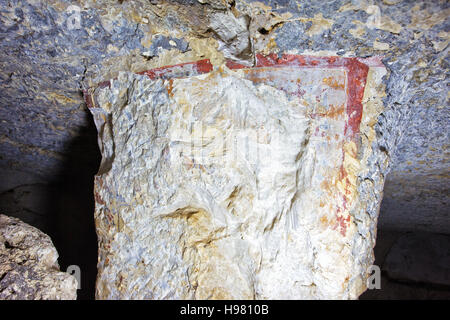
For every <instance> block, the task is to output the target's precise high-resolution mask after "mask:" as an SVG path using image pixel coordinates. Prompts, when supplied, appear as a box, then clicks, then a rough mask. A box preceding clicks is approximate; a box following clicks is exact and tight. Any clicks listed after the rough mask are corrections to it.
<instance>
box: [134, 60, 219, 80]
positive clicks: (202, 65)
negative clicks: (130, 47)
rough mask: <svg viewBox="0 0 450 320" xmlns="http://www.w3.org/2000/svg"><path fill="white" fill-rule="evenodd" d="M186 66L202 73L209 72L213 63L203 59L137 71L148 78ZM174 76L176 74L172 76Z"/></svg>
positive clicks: (154, 77) (157, 76)
mask: <svg viewBox="0 0 450 320" xmlns="http://www.w3.org/2000/svg"><path fill="white" fill-rule="evenodd" d="M186 66H193V67H195V69H196V72H197V74H204V73H208V72H211V71H212V70H213V65H212V64H211V62H210V61H209V59H203V60H199V61H195V62H185V63H179V64H175V65H170V66H164V67H159V68H154V69H150V70H147V71H142V72H138V74H145V75H147V76H148V77H149V78H150V79H156V78H159V77H162V76H164V75H167V74H170V73H172V72H175V71H178V70H179V68H180V67H181V68H184V67H186ZM174 77H176V76H174Z"/></svg>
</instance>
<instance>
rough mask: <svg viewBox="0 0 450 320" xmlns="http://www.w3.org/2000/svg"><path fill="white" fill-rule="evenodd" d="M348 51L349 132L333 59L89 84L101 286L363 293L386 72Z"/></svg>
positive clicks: (197, 292) (244, 295)
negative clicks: (95, 139) (358, 74)
mask: <svg viewBox="0 0 450 320" xmlns="http://www.w3.org/2000/svg"><path fill="white" fill-rule="evenodd" d="M302 59H303V58H302V57H300V58H299V61H303V60H302ZM326 61H333V63H334V62H335V61H340V60H338V58H331V59H327V60H326ZM342 61H343V62H346V61H347V60H344V59H343V60H342ZM312 62H313V63H312V65H316V64H317V63H316V62H317V61H316V60H312ZM351 62H354V63H356V65H362V67H361V68H363V70H366V71H367V69H368V70H369V71H368V73H367V74H366V75H367V82H366V88H365V91H364V97H363V95H362V93H363V92H361V98H363V100H364V101H362V102H363V103H364V107H365V109H364V112H363V114H362V115H361V117H362V120H361V118H360V119H359V120H361V122H360V123H359V122H358V128H357V129H358V130H359V133H358V134H356V135H355V132H353V131H352V130H353V129H355V128H351V127H352V126H353V127H354V124H355V123H357V122H355V121H353V120H354V119H356V118H358V117H357V116H356V118H355V115H357V114H358V112H357V110H356V111H352V109H351V107H354V106H352V105H351V103H350V102H349V101H350V100H351V99H349V96H348V95H347V94H348V92H349V91H352V90H353V89H355V88H354V87H352V88H353V89H352V90H349V87H350V86H351V84H350V82H352V81H353V80H352V81H351V79H352V78H351V76H349V72H350V71H349V70H353V69H351V68H350V69H345V68H343V67H342V66H341V67H335V68H331V67H330V68H328V67H323V68H317V69H313V68H297V67H291V66H287V67H283V66H281V65H280V66H278V67H277V68H273V69H271V68H255V69H254V70H253V69H251V68H250V69H245V68H244V69H239V68H238V69H235V70H229V69H227V68H225V69H223V68H220V69H217V70H213V71H211V72H208V73H206V74H200V75H198V74H196V75H193V76H190V77H182V78H172V79H165V80H162V79H153V80H152V79H149V78H148V77H146V76H145V75H135V74H132V73H120V74H119V76H118V78H117V79H115V80H111V81H110V82H109V83H108V84H107V85H103V86H99V87H98V88H96V89H95V90H93V91H91V94H92V96H93V100H92V103H91V106H90V110H91V112H92V113H93V115H94V119H95V121H96V125H97V128H98V131H99V144H100V149H101V151H102V155H103V160H102V164H101V167H100V170H99V173H98V175H97V176H96V179H95V199H96V211H95V219H96V227H97V234H98V237H99V264H98V272H99V273H98V278H97V286H96V296H97V298H99V299H128V298H132V299H355V298H357V297H358V296H359V295H360V294H361V293H362V292H363V291H364V290H365V288H366V283H365V281H366V279H367V268H368V267H369V266H370V265H371V264H372V263H373V254H372V248H373V245H374V241H375V235H376V219H377V213H378V211H377V210H378V209H377V208H378V206H379V202H380V200H381V190H382V185H383V179H382V177H381V176H380V174H379V173H377V171H376V168H377V165H376V164H377V160H379V159H377V158H376V157H379V156H378V154H377V153H375V152H372V148H371V145H372V143H371V142H372V141H373V139H375V134H374V131H373V130H374V129H373V125H374V124H375V120H374V119H376V117H377V116H378V114H379V112H380V111H381V110H382V103H381V101H380V97H381V96H382V95H381V94H380V88H382V86H381V78H382V76H383V74H384V73H385V69H384V68H382V67H376V68H368V67H367V66H366V65H364V64H362V63H360V62H358V61H356V60H351ZM177 68H182V66H179V67H177ZM189 68H191V69H192V66H191V65H190V66H189ZM174 69H176V68H171V70H172V72H173V70H174ZM148 74H151V75H154V72H150V73H148ZM349 79H350V80H349ZM353 82H354V83H359V82H355V81H353ZM355 90H356V89H355ZM299 92H300V94H297V93H299ZM360 135H361V136H360ZM358 137H359V138H358Z"/></svg>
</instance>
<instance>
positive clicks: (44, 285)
mask: <svg viewBox="0 0 450 320" xmlns="http://www.w3.org/2000/svg"><path fill="white" fill-rule="evenodd" d="M57 259H58V253H57V252H56V249H55V247H54V246H53V243H52V241H51V240H50V237H49V236H47V235H46V234H44V233H43V232H41V231H39V230H38V229H36V228H34V227H32V226H30V225H28V224H26V223H24V222H22V221H20V220H19V219H16V218H12V217H8V216H5V215H0V300H41V299H46V300H47V299H51V300H60V299H63V300H74V299H76V297H77V280H76V279H75V278H74V277H73V276H71V275H69V274H68V273H65V272H61V271H59V265H58V261H57Z"/></svg>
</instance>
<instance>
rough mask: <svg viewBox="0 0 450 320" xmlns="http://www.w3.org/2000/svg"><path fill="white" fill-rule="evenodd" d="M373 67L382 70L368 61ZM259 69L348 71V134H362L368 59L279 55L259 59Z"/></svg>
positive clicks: (229, 63)
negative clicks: (298, 68)
mask: <svg viewBox="0 0 450 320" xmlns="http://www.w3.org/2000/svg"><path fill="white" fill-rule="evenodd" d="M367 62H368V64H369V65H370V66H382V63H381V60H380V59H379V57H374V58H370V59H367ZM227 67H228V68H230V69H244V68H247V67H246V66H244V65H242V64H239V63H237V62H234V61H231V60H229V61H227ZM255 67H256V68H261V67H300V68H313V67H314V68H345V69H346V71H347V84H348V90H347V108H346V109H347V116H348V121H347V123H346V126H345V134H348V135H349V136H350V137H354V136H355V135H357V134H358V133H359V125H360V123H361V118H362V109H363V106H362V99H363V96H364V89H365V85H366V80H367V74H368V71H369V66H368V65H367V64H366V63H365V59H358V58H346V57H338V56H331V57H316V56H307V55H305V56H304V55H295V54H283V55H282V56H281V57H278V55H277V54H275V53H271V54H269V55H266V56H264V55H262V54H257V55H256V65H255Z"/></svg>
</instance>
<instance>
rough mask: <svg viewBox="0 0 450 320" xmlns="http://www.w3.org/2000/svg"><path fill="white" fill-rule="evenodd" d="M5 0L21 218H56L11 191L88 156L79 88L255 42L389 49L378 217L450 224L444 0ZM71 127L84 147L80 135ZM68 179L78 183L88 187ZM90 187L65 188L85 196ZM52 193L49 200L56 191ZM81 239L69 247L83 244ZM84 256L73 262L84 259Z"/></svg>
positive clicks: (9, 206) (12, 176)
mask: <svg viewBox="0 0 450 320" xmlns="http://www.w3.org/2000/svg"><path fill="white" fill-rule="evenodd" d="M70 5H77V6H79V8H80V13H81V19H80V23H81V24H80V28H74V29H70V28H68V25H67V22H68V21H69V18H70V17H71V16H72V15H73V13H74V12H73V11H70V10H68V8H69V6H70ZM0 6H1V12H0V26H1V27H0V35H1V37H0V65H1V68H2V71H3V72H2V73H1V74H0V88H1V92H2V94H1V95H0V123H1V124H2V125H1V126H0V176H1V179H0V190H1V193H0V209H1V210H2V211H3V212H5V213H7V214H18V213H23V211H22V210H21V208H26V210H29V211H27V212H28V213H30V214H29V215H28V214H27V215H26V216H25V215H23V214H22V216H23V218H24V219H25V218H27V219H28V220H26V221H27V222H30V223H33V224H34V223H36V225H40V224H42V221H40V222H38V221H39V220H40V219H43V220H46V221H53V220H54V215H53V211H55V210H49V209H46V210H45V212H43V213H42V214H34V213H37V212H38V211H40V208H41V202H40V201H36V202H33V203H36V206H37V207H35V208H30V207H29V206H28V204H29V203H30V202H29V198H28V196H27V197H21V196H20V197H17V196H18V195H20V194H21V193H22V191H23V190H24V189H27V190H37V188H29V185H33V186H39V185H40V186H42V185H46V184H48V183H49V182H52V181H53V180H54V179H55V176H63V178H62V180H68V179H67V178H66V177H65V176H64V173H67V172H68V171H72V172H74V171H75V169H74V166H73V165H74V164H76V166H75V168H77V170H81V168H86V167H89V168H91V170H92V171H95V170H96V166H97V162H96V160H97V146H96V145H95V142H94V140H95V137H93V135H95V132H93V131H92V130H89V123H90V122H91V119H90V116H89V115H88V112H87V110H86V108H85V105H84V102H83V99H82V95H81V90H83V89H86V88H87V87H89V86H91V85H93V84H96V83H98V82H101V81H104V80H109V79H111V78H114V77H116V76H117V73H118V71H132V72H140V71H144V70H148V69H151V68H157V67H161V66H164V65H170V64H176V63H181V62H187V61H195V60H198V59H203V58H209V59H210V60H211V62H212V63H213V64H214V66H220V65H221V64H222V63H223V60H224V58H228V59H232V60H235V61H237V62H240V63H242V64H245V65H251V64H253V63H254V62H255V54H256V53H258V52H260V53H265V54H267V53H270V52H278V53H280V54H282V53H286V52H290V53H295V54H308V53H311V52H315V53H318V52H319V53H320V52H321V53H320V54H321V55H336V54H337V55H341V56H357V57H370V56H375V55H383V57H384V58H383V62H384V64H385V66H386V67H387V69H388V75H387V76H386V77H385V79H384V82H385V85H386V97H385V98H384V105H385V110H384V111H383V112H382V113H381V114H380V116H379V118H378V122H377V139H376V140H375V143H376V144H377V145H374V146H373V150H374V151H373V152H374V153H376V152H377V151H376V150H378V152H379V153H380V155H378V156H376V157H375V158H376V159H380V158H381V157H385V160H386V161H380V162H379V163H377V164H376V165H375V166H373V168H375V167H377V166H378V169H376V170H375V171H376V172H374V174H375V176H377V175H378V173H379V172H381V174H382V175H383V176H385V177H386V183H385V190H384V200H383V203H382V207H381V213H380V226H381V227H382V228H385V229H398V228H401V229H404V230H428V231H431V232H440V233H447V234H448V233H450V216H449V214H448V210H446V208H447V207H448V194H449V192H448V186H449V182H448V179H449V178H448V167H449V165H448V151H447V149H448V141H449V139H448V127H449V113H448V89H447V88H448V77H447V74H448V59H449V58H448V56H449V55H448V50H449V49H448V41H449V36H448V34H449V33H448V32H449V19H448V16H449V10H450V9H449V4H448V1H444V0H442V1H438V0H432V1H428V0H422V1H396V0H392V1H391V0H374V1H371V0H367V1H366V0H356V1H350V0H335V1H326V2H320V1H319V2H318V1H301V2H299V1H293V0H286V1H276V0H273V1H272V0H260V1H252V0H248V1H242V0H238V1H221V0H214V1H212V0H202V1H201V2H199V1H195V0H184V1H183V0H176V1H175V0H171V1H158V0H156V1H153V0H152V1H147V0H136V1H115V0H97V1H93V0H81V1H68V0H51V1H43V0H30V1H20V0H0ZM212 17H214V18H215V19H212ZM216 19H220V21H223V22H225V25H220V24H219V25H218V24H217V23H215V22H216V21H217V20H216ZM224 28H226V29H228V30H229V31H230V33H232V34H233V35H235V37H230V36H229V34H228V31H226V30H225V31H224ZM93 138H94V139H93ZM74 141H76V143H77V144H79V145H81V146H82V147H79V148H74ZM68 164H70V166H69V168H67V167H68ZM92 168H93V169H92ZM388 172H389V174H388ZM77 173H78V172H77ZM371 175H372V173H369V174H368V176H371ZM75 176H80V175H79V174H76V175H75ZM59 179H61V178H59ZM71 179H72V181H73V179H74V177H71ZM84 181H90V178H89V177H87V179H86V180H83V181H82V182H81V183H84ZM81 183H80V184H81ZM16 188H17V190H15V189H16ZM57 189H60V188H57ZM69 189H70V191H71V192H70V194H72V195H73V194H75V192H74V191H76V190H88V187H87V186H86V184H84V185H80V186H78V185H76V187H74V186H72V185H71V186H70V188H69ZM32 192H34V191H32ZM52 192H53V190H52ZM52 192H48V193H49V194H53V193H52ZM11 193H12V194H13V195H12V194H11ZM38 193H41V192H40V191H38ZM87 194H90V192H87ZM78 197H79V198H78ZM86 197H87V196H85V195H84V194H83V195H77V196H76V197H74V196H72V198H70V196H67V197H66V198H65V199H67V201H70V202H71V203H74V204H79V203H80V202H81V200H80V199H83V198H86ZM22 199H24V200H23V201H24V202H25V203H22ZM47 202H48V203H49V204H50V205H49V207H51V206H53V203H54V197H53V196H48V197H47ZM63 207H67V206H63ZM87 207H89V206H87ZM372 210H373V211H372V212H373V213H375V212H376V208H372ZM56 211H58V212H59V214H60V215H62V213H61V212H63V211H61V210H56ZM38 213H40V212H38ZM91 215H92V212H91V210H90V209H86V208H80V209H78V208H77V209H76V210H74V212H73V214H70V215H67V216H70V217H75V216H76V217H77V218H76V219H74V220H76V221H83V223H81V225H91V224H92V223H91V222H90V220H89V219H90V218H86V217H90V216H91ZM22 216H21V217H22ZM41 217H42V218H41ZM71 219H72V218H71ZM86 220H87V221H86ZM84 222H87V223H84ZM89 223H90V224H89ZM61 225H67V224H65V223H61ZM70 225H72V224H70ZM84 231H85V230H82V229H81V230H79V229H77V230H72V231H71V232H73V233H74V234H81V233H83V234H84ZM60 232H61V234H67V233H65V232H64V230H63V229H61V231H60ZM91 232H93V231H92V230H91ZM78 239H80V237H78ZM76 249H77V250H73V248H72V250H70V252H72V253H73V252H86V251H85V249H86V248H83V250H79V248H78V247H77V248H76ZM59 251H60V253H61V255H63V251H61V250H59ZM94 251H95V250H94ZM79 256H80V255H78V256H77V257H75V258H73V259H72V257H70V259H68V263H69V264H72V263H81V262H79ZM94 260H95V259H94ZM85 287H86V286H83V288H85Z"/></svg>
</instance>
